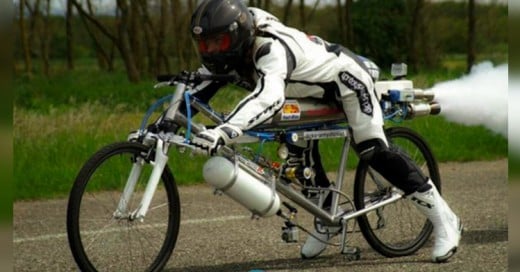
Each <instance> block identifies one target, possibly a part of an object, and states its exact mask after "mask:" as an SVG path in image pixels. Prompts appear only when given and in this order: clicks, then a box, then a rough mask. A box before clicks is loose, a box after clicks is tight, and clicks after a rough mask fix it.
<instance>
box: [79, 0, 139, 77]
mask: <svg viewBox="0 0 520 272" xmlns="http://www.w3.org/2000/svg"><path fill="white" fill-rule="evenodd" d="M72 1H73V4H74V6H75V7H76V9H77V10H78V12H79V13H80V15H81V16H83V17H84V18H85V19H86V20H88V21H89V22H91V23H92V24H93V25H94V26H95V27H96V28H97V29H98V30H99V31H100V32H101V33H102V34H103V35H105V36H106V37H107V38H108V39H109V40H110V41H111V42H112V43H113V44H115V46H116V47H117V49H118V51H119V54H120V55H121V58H122V59H123V63H124V65H125V68H126V74H127V76H128V80H129V81H130V82H134V83H136V82H139V81H140V79H141V75H140V73H139V69H138V68H137V65H136V62H135V58H134V56H133V54H132V47H131V45H130V37H129V34H128V33H129V31H130V29H129V24H130V17H129V16H130V15H129V13H130V12H129V7H128V3H127V1H125V0H117V2H116V3H117V8H118V12H120V14H121V16H120V19H119V20H118V25H117V34H118V35H117V36H116V35H114V34H112V33H111V32H110V31H109V30H108V29H107V28H106V27H105V26H104V25H103V24H102V23H101V22H99V21H98V20H96V18H94V16H91V15H90V14H89V13H87V12H86V11H85V9H84V8H83V7H82V6H81V5H80V4H79V3H78V1H77V0H72Z"/></svg>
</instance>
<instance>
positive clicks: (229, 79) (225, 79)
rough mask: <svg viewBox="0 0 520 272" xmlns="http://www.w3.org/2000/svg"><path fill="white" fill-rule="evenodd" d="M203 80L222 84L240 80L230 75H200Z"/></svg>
mask: <svg viewBox="0 0 520 272" xmlns="http://www.w3.org/2000/svg"><path fill="white" fill-rule="evenodd" d="M200 79H201V80H214V81H220V82H232V81H236V80H238V77H237V76H235V75H228V74H220V75H204V74H201V75H200Z"/></svg>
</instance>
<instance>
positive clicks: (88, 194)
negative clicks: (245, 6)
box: [67, 142, 180, 271]
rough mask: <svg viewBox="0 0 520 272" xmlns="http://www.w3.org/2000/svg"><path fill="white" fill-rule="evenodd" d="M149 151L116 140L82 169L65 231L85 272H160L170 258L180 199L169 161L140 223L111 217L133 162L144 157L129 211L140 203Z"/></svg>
mask: <svg viewBox="0 0 520 272" xmlns="http://www.w3.org/2000/svg"><path fill="white" fill-rule="evenodd" d="M150 153H152V152H151V149H150V148H149V147H146V146H144V145H142V144H139V143H133V142H120V143H114V144H111V145H108V146H106V147H104V148H102V149H101V150H99V151H98V152H96V153H95V154H94V155H93V156H92V157H91V158H90V159H89V160H88V161H87V162H86V163H85V165H84V166H83V167H82V169H81V170H80V172H79V173H78V175H77V177H76V180H75V182H74V185H73V187H72V189H71V192H70V195H69V201H68V207H67V235H68V240H69V246H70V249H71V251H72V254H73V256H74V260H75V261H76V263H77V265H78V267H79V268H80V270H81V271H160V270H161V269H162V268H163V267H164V266H165V265H166V263H167V261H168V260H169V258H170V256H171V254H172V252H173V249H174V247H175V243H176V240H177V236H178V232H179V223H180V200H179V194H178V190H177V185H176V184H175V180H174V177H173V175H172V173H171V171H170V169H169V168H168V166H167V165H166V167H165V169H164V171H163V173H162V175H161V181H162V182H159V185H158V188H157V190H156V192H155V194H154V197H153V200H152V204H151V205H150V209H149V210H148V213H147V214H146V217H145V218H144V220H143V221H142V222H141V221H140V220H135V219H130V217H126V218H116V217H115V216H113V215H114V211H116V209H117V207H118V202H119V199H120V195H121V193H122V191H123V188H124V185H125V184H126V179H127V177H128V175H129V173H130V169H131V165H132V162H133V161H135V160H138V159H139V160H140V159H142V161H143V162H144V166H145V167H143V171H142V173H141V175H140V177H139V179H138V183H137V185H136V188H135V190H134V194H133V197H132V199H130V200H128V205H129V207H130V209H128V210H129V211H134V210H135V208H136V207H137V205H138V204H139V202H140V197H139V194H140V193H142V191H143V190H144V187H145V186H146V183H147V179H148V177H149V172H150V171H151V169H149V168H151V166H150V162H153V159H154V156H153V153H152V154H150ZM148 166H150V167H148ZM101 183H102V184H101Z"/></svg>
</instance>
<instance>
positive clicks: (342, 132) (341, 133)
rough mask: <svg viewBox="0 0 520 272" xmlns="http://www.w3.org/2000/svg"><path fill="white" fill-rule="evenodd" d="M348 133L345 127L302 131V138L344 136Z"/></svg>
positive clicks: (314, 138)
mask: <svg viewBox="0 0 520 272" xmlns="http://www.w3.org/2000/svg"><path fill="white" fill-rule="evenodd" d="M347 135H348V131H347V130H346V129H331V130H321V131H306V132H304V133H303V139H304V140H317V139H330V138H345V137H347Z"/></svg>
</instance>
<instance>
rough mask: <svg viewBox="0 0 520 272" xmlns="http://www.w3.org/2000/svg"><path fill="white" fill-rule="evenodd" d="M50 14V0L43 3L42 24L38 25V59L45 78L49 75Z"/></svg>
mask: <svg viewBox="0 0 520 272" xmlns="http://www.w3.org/2000/svg"><path fill="white" fill-rule="evenodd" d="M50 12H51V3H50V0H46V1H45V14H44V15H43V17H42V24H41V25H40V54H41V55H40V57H41V60H42V71H43V74H44V75H45V76H49V75H50V61H49V51H50V33H51V31H50V24H49V19H50Z"/></svg>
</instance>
